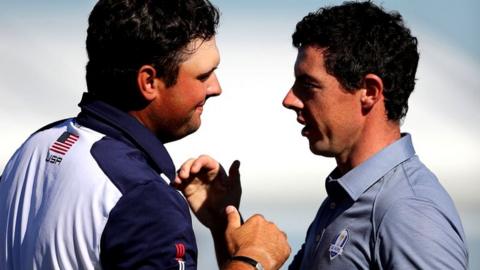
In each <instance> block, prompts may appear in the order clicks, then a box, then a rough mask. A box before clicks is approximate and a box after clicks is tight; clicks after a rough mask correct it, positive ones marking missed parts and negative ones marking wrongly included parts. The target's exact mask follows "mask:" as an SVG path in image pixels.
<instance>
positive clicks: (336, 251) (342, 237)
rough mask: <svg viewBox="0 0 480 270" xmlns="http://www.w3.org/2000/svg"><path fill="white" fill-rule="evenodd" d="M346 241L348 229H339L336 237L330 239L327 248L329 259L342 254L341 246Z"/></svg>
mask: <svg viewBox="0 0 480 270" xmlns="http://www.w3.org/2000/svg"><path fill="white" fill-rule="evenodd" d="M347 241H348V231H347V230H346V229H344V230H343V231H341V232H340V233H339V234H338V235H337V237H335V239H334V240H333V241H332V244H331V245H330V248H329V249H328V251H329V253H330V260H333V259H335V258H336V257H337V256H338V255H342V253H343V247H344V246H345V244H346V243H347Z"/></svg>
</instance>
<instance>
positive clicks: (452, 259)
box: [375, 198, 468, 270]
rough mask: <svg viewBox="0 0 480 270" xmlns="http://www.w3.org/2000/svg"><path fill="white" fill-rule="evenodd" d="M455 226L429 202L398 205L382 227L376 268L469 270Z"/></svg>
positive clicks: (411, 200)
mask: <svg viewBox="0 0 480 270" xmlns="http://www.w3.org/2000/svg"><path fill="white" fill-rule="evenodd" d="M454 224H455V223H454V222H452V221H451V220H450V219H449V217H448V216H447V215H446V214H445V213H444V212H442V211H441V209H439V208H438V207H437V206H436V205H434V204H433V203H431V202H429V201H428V200H421V199H418V198H404V199H400V200H398V201H396V202H395V203H394V204H393V205H392V206H391V207H390V208H389V209H388V210H387V212H386V213H385V215H384V217H383V219H382V221H381V223H380V224H379V229H378V235H377V244H376V249H375V253H376V261H375V263H376V264H377V265H376V266H377V267H378V269H456V270H458V269H467V267H468V253H467V249H466V245H465V243H464V242H463V240H462V237H461V234H460V233H459V228H456V227H455V225H454ZM460 230H461V228H460Z"/></svg>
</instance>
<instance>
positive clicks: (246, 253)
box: [231, 248, 275, 269]
mask: <svg viewBox="0 0 480 270" xmlns="http://www.w3.org/2000/svg"><path fill="white" fill-rule="evenodd" d="M237 257H247V258H250V259H252V260H253V261H255V262H258V263H260V265H261V267H262V269H275V263H274V260H272V258H271V257H270V256H269V254H267V253H265V251H264V250H263V249H258V248H243V249H240V250H238V251H237V252H235V253H234V254H233V255H232V257H231V258H232V259H233V258H237ZM244 263H245V262H244ZM253 269H255V268H253Z"/></svg>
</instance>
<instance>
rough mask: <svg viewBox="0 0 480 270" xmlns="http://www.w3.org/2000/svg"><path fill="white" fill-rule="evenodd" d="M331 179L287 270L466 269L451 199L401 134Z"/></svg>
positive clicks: (464, 248)
mask: <svg viewBox="0 0 480 270" xmlns="http://www.w3.org/2000/svg"><path fill="white" fill-rule="evenodd" d="M337 174H338V172H337V171H336V170H334V171H333V172H332V173H331V174H330V175H329V176H328V178H327V180H326V188H327V193H328V197H327V198H326V199H325V201H324V202H323V203H322V205H321V206H320V209H319V210H318V213H317V215H316V217H315V219H314V221H313V222H312V224H311V225H310V228H309V229H308V232H307V237H306V241H305V244H304V245H303V246H302V249H301V250H300V251H299V252H298V254H297V255H296V256H295V258H294V260H293V262H292V264H291V265H290V267H289V269H290V270H293V269H302V270H307V269H323V270H324V269H455V270H458V269H467V267H468V252H467V246H466V242H465V236H464V232H463V228H462V224H461V221H460V218H459V216H458V213H457V211H456V209H455V206H454V204H453V201H452V199H451V198H450V196H449V195H448V194H447V192H446V191H445V189H444V188H443V187H442V186H441V185H440V183H439V182H438V180H437V178H436V177H435V175H434V174H433V173H432V172H430V170H428V169H427V167H425V165H424V164H423V163H422V162H421V161H420V160H419V159H418V157H417V156H416V155H415V150H414V149H413V145H412V141H411V137H410V135H409V134H403V135H402V138H401V139H399V140H398V141H396V142H395V143H393V144H391V145H389V146H388V147H386V148H384V149H383V150H382V151H380V152H379V153H377V154H376V155H374V156H373V157H371V158H370V159H368V160H367V161H365V162H363V163H362V164H361V165H359V166H357V167H356V168H354V169H352V170H351V171H349V172H348V173H347V174H345V175H343V176H341V177H336V175H337Z"/></svg>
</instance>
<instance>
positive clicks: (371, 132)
mask: <svg viewBox="0 0 480 270" xmlns="http://www.w3.org/2000/svg"><path fill="white" fill-rule="evenodd" d="M293 44H294V46H295V47H296V48H298V56H297V60H296V63H295V78H296V79H295V83H294V85H293V86H292V88H291V89H290V90H289V92H288V94H287V95H286V97H285V99H284V101H283V105H284V106H285V107H287V108H288V109H292V110H294V111H295V112H296V113H297V121H298V122H299V123H300V124H302V125H304V126H305V127H304V128H303V129H302V135H303V136H305V137H306V138H307V139H308V141H309V145H310V149H311V151H312V152H313V153H314V154H317V155H322V156H326V157H334V158H335V160H336V162H337V167H336V168H335V169H334V170H333V172H332V173H331V174H330V175H329V176H328V177H327V179H326V189H327V193H328V197H327V198H326V199H325V201H324V202H323V204H322V205H321V207H320V209H319V211H318V213H317V216H316V217H315V220H314V221H313V222H312V224H311V225H310V228H309V230H308V232H307V236H306V241H305V244H304V245H303V246H302V248H301V250H300V251H299V252H298V254H297V255H296V256H295V258H294V260H293V262H292V264H291V265H290V268H289V269H292V270H293V269H302V270H305V269H466V268H467V267H468V252H467V247H466V243H465V235H464V232H463V229H462V224H461V221H460V218H459V216H458V214H457V211H456V209H455V207H454V204H453V202H452V200H451V198H450V197H449V195H448V194H447V192H446V191H445V190H444V189H443V187H442V186H441V185H440V183H439V182H438V180H437V178H436V177H435V175H434V174H433V173H432V172H430V170H429V169H428V168H427V167H425V165H424V164H423V163H422V162H421V161H420V160H419V158H418V157H417V156H416V155H415V150H414V148H413V146H412V141H411V136H410V135H409V134H406V133H401V132H400V122H401V120H402V119H403V118H404V117H405V115H406V113H407V109H408V104H407V101H408V97H409V95H410V94H411V92H412V91H413V88H414V85H415V72H416V69H417V63H418V58H419V55H418V52H417V39H416V38H415V37H413V36H412V35H411V33H410V31H409V29H408V28H406V27H405V25H404V23H403V21H402V18H401V16H400V15H399V14H398V13H388V12H386V11H384V10H383V9H382V8H381V7H378V6H376V5H374V4H372V3H370V2H364V3H358V2H348V3H344V4H343V5H340V6H335V7H327V8H322V9H320V10H318V11H317V12H314V13H310V14H309V15H307V16H306V17H305V18H303V20H302V21H300V22H299V23H298V24H297V27H296V31H295V33H294V34H293Z"/></svg>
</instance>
